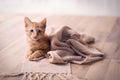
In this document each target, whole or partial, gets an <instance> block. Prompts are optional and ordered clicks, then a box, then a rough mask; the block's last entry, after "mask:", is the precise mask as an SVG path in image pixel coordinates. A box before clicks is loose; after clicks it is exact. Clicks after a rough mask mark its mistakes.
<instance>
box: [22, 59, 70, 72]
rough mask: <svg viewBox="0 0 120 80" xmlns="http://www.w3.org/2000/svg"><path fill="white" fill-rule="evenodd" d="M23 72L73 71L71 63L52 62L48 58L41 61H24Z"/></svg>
mask: <svg viewBox="0 0 120 80" xmlns="http://www.w3.org/2000/svg"><path fill="white" fill-rule="evenodd" d="M21 72H23V73H25V72H39V73H69V74H70V73H71V69H70V64H65V65H63V64H61V65H60V64H58V65H57V64H51V63H50V62H49V60H48V59H47V58H44V59H42V60H39V61H37V62H36V61H28V60H25V61H24V62H23V66H22V69H21Z"/></svg>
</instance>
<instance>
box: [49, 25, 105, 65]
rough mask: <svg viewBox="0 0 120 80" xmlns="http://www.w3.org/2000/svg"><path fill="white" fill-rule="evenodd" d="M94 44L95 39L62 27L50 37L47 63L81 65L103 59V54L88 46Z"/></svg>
mask: <svg viewBox="0 0 120 80" xmlns="http://www.w3.org/2000/svg"><path fill="white" fill-rule="evenodd" d="M94 42H95V38H93V37H91V36H88V35H85V34H79V33H77V32H75V31H74V30H72V29H71V28H70V27H68V26H64V27H63V28H61V29H60V30H59V31H58V32H56V33H55V34H53V35H52V36H51V51H49V52H48V53H47V55H48V58H49V61H50V62H51V63H68V62H72V63H76V64H83V63H89V62H93V61H97V60H100V59H103V57H104V53H102V52H100V51H99V50H98V49H96V48H94V47H91V46H90V45H89V44H91V43H94Z"/></svg>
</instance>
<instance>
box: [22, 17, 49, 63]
mask: <svg viewBox="0 0 120 80" xmlns="http://www.w3.org/2000/svg"><path fill="white" fill-rule="evenodd" d="M24 22H25V31H26V34H27V40H28V43H29V50H28V52H27V58H28V59H29V60H30V61H31V60H35V59H36V58H39V57H42V56H45V54H46V53H47V52H48V51H49V49H50V44H49V38H48V36H47V35H46V34H45V28H46V18H45V19H43V20H42V21H41V22H32V21H31V20H30V19H29V18H28V17H25V18H24Z"/></svg>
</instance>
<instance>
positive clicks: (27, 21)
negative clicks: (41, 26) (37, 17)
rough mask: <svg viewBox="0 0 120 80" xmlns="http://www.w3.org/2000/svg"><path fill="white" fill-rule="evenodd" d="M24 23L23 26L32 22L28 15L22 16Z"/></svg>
mask: <svg viewBox="0 0 120 80" xmlns="http://www.w3.org/2000/svg"><path fill="white" fill-rule="evenodd" d="M24 23H25V27H27V26H28V25H31V24H32V22H31V20H30V19H29V18H28V17H25V18H24Z"/></svg>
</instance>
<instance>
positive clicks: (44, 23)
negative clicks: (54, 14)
mask: <svg viewBox="0 0 120 80" xmlns="http://www.w3.org/2000/svg"><path fill="white" fill-rule="evenodd" d="M40 23H41V24H43V25H44V28H45V27H46V18H44V19H43V20H42V21H41V22H40Z"/></svg>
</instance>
